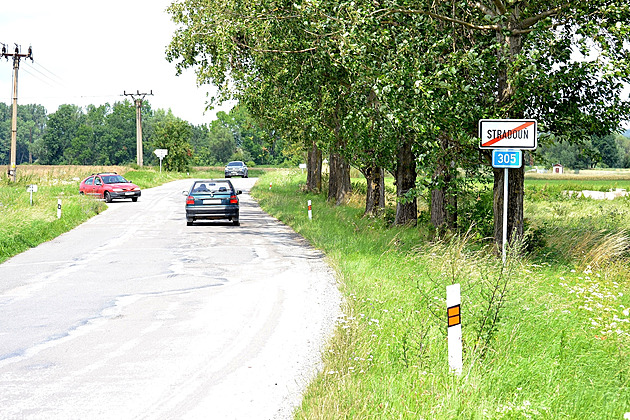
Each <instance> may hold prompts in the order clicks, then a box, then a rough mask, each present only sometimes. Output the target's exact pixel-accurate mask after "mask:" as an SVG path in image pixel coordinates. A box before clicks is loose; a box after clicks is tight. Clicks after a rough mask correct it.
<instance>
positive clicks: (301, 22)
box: [167, 0, 630, 241]
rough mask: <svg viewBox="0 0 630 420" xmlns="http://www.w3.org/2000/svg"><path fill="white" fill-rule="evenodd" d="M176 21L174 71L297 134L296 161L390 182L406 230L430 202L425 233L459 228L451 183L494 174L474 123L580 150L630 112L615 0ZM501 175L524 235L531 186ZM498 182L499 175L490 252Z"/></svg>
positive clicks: (191, 14)
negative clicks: (529, 126) (506, 124)
mask: <svg viewBox="0 0 630 420" xmlns="http://www.w3.org/2000/svg"><path fill="white" fill-rule="evenodd" d="M169 13H170V14H171V15H172V18H173V20H174V21H175V23H176V24H177V25H178V29H177V31H176V32H175V34H174V36H173V40H172V42H171V45H170V47H169V49H168V53H167V57H168V59H169V60H171V61H173V62H175V63H176V67H177V68H178V70H179V71H181V70H183V69H185V68H194V69H195V71H196V73H197V77H198V81H199V83H212V84H215V85H217V86H219V92H218V94H217V95H216V97H215V98H214V99H215V100H216V101H219V102H220V101H222V100H225V99H237V100H239V101H240V102H242V103H246V104H248V107H249V108H250V109H251V111H252V113H253V114H254V115H256V116H257V117H260V118H261V119H265V120H268V121H271V122H272V123H273V124H275V125H276V126H277V127H278V129H285V130H294V132H295V133H296V134H298V135H299V137H300V138H299V139H296V140H297V142H298V143H299V144H301V145H303V147H304V148H305V150H307V149H308V148H310V147H311V145H314V146H316V147H318V148H321V149H323V150H327V151H329V152H331V153H332V152H335V153H338V154H339V155H340V156H342V157H343V159H345V160H346V161H348V162H351V163H352V164H353V165H354V166H356V167H357V168H358V169H360V170H362V171H363V172H365V173H367V172H368V170H369V169H370V168H377V167H384V168H385V169H386V170H389V171H390V172H392V173H393V174H394V175H395V176H396V184H397V189H398V203H399V209H400V210H401V212H402V213H406V216H404V217H402V218H401V219H400V221H401V222H403V223H406V222H408V221H409V220H411V219H412V218H414V217H415V214H414V213H415V210H414V207H413V206H412V205H410V206H409V207H408V208H407V209H405V208H404V206H405V205H409V204H413V201H414V200H415V197H417V196H418V194H421V193H422V189H423V188H425V189H427V190H429V191H431V200H432V201H433V202H434V203H436V202H438V201H439V203H437V205H435V206H434V205H433V204H434V203H432V211H434V210H435V212H436V213H440V214H436V217H435V218H433V215H432V221H434V223H435V224H436V225H437V224H438V223H447V224H450V225H451V226H453V227H455V226H456V220H457V215H458V200H462V199H463V197H464V196H465V194H463V193H464V192H465V188H467V187H466V183H465V182H461V174H460V172H459V170H461V169H464V170H466V171H467V173H468V174H473V173H477V174H479V173H483V172H484V169H483V168H484V167H486V168H487V164H488V156H487V155H482V154H480V153H479V152H478V151H477V140H476V134H477V133H476V126H477V121H478V120H479V119H482V118H511V119H514V118H526V117H527V118H536V119H537V120H538V121H539V127H540V131H541V133H542V136H541V144H544V143H545V142H547V141H552V139H561V140H563V141H566V142H568V143H570V144H576V145H587V144H588V142H589V141H591V139H592V138H593V136H597V138H601V137H602V136H606V135H608V134H611V133H612V132H614V131H615V130H618V128H619V124H620V121H623V120H627V119H628V117H629V114H630V106H629V104H628V100H627V98H625V99H624V98H622V96H621V94H622V87H623V83H624V82H628V79H629V76H630V70H629V68H630V67H629V62H628V50H629V36H630V30H629V25H628V22H630V19H629V17H630V16H629V15H630V8H629V6H628V4H627V3H626V2H622V1H621V0H598V1H595V2H581V1H527V2H522V1H504V0H493V1H492V2H490V1H479V2H475V3H472V2H456V1H453V2H437V3H436V2H423V1H420V2H415V3H409V2H407V1H405V0H392V1H387V2H382V1H365V0H352V1H348V0H342V1H334V2H332V1H325V0H324V1H313V0H301V1H297V2H294V1H292V2H278V1H275V0H274V1H270V0H263V1H262V2H254V3H252V2H247V1H244V0H234V1H232V2H229V3H225V2H219V1H217V0H209V1H204V2H199V1H197V0H182V1H180V2H177V3H173V4H172V5H171V7H170V8H169ZM300 127H301V129H300ZM591 144H592V143H591ZM331 156H332V155H331ZM332 169H333V166H332V165H331V171H332ZM369 172H372V171H371V170H369ZM510 172H511V175H510V194H509V208H508V219H509V223H508V233H509V236H511V235H512V234H515V235H516V236H520V235H522V233H523V205H522V200H523V195H522V191H523V179H524V175H523V169H519V170H510ZM512 172H513V173H512ZM418 173H421V174H422V173H424V174H425V176H424V177H420V178H418V177H417V175H418ZM331 179H332V174H331ZM418 180H419V182H417V181H418ZM502 181H503V171H498V170H495V171H494V207H495V212H494V213H495V232H494V234H495V235H494V236H495V238H496V239H497V240H499V241H500V238H501V230H502V226H501V223H500V222H497V221H500V220H501V212H502V206H501V203H502V201H503V193H502V188H500V187H502ZM397 214H398V212H397ZM437 216H440V217H437ZM397 219H398V218H397Z"/></svg>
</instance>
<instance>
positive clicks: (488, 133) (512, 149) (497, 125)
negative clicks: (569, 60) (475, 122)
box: [479, 120, 538, 264]
mask: <svg viewBox="0 0 630 420" xmlns="http://www.w3.org/2000/svg"><path fill="white" fill-rule="evenodd" d="M479 139H480V141H479V148H480V149H492V167H494V168H504V172H503V174H504V175H503V235H502V240H503V243H502V244H501V245H502V252H501V253H502V256H503V264H505V261H506V244H507V229H508V228H507V224H508V223H507V222H508V198H509V197H508V192H509V190H508V184H509V182H508V181H509V170H510V169H517V168H520V167H521V166H522V165H523V152H522V150H535V149H536V147H537V146H538V124H537V122H536V120H479Z"/></svg>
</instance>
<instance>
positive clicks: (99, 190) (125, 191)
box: [79, 172, 141, 203]
mask: <svg viewBox="0 0 630 420" xmlns="http://www.w3.org/2000/svg"><path fill="white" fill-rule="evenodd" d="M79 194H85V195H91V196H94V197H97V198H103V199H104V200H105V202H107V203H111V202H112V200H116V199H121V198H131V201H134V202H135V201H138V197H140V194H141V192H140V187H138V186H137V185H136V184H134V183H132V182H131V181H127V180H126V179H125V178H124V177H123V176H122V175H118V174H117V173H116V172H107V173H102V174H95V175H90V176H88V177H87V178H85V179H84V180H83V181H81V184H80V185H79Z"/></svg>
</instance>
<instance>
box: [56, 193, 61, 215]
mask: <svg viewBox="0 0 630 420" xmlns="http://www.w3.org/2000/svg"><path fill="white" fill-rule="evenodd" d="M57 219H61V198H58V199H57Z"/></svg>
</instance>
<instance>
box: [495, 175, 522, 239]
mask: <svg viewBox="0 0 630 420" xmlns="http://www.w3.org/2000/svg"><path fill="white" fill-rule="evenodd" d="M508 171H509V173H508V178H509V179H508V221H507V222H508V223H507V240H508V243H510V242H511V241H512V240H513V239H515V238H522V237H523V197H524V194H523V188H524V187H523V186H524V183H525V169H524V168H523V167H520V168H518V169H508ZM503 180H504V169H494V202H493V210H494V240H495V243H496V244H497V247H498V249H502V247H503V200H504V197H503Z"/></svg>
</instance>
